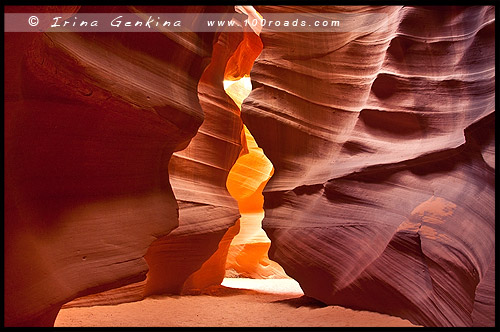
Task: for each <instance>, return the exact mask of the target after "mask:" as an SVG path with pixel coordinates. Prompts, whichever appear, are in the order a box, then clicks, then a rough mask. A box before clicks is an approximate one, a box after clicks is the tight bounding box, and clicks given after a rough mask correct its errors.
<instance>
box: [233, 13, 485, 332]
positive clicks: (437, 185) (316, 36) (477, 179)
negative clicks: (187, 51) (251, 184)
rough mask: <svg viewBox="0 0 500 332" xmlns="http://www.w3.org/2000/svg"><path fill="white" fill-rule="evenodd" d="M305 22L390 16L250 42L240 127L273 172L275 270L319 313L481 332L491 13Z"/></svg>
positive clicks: (269, 200) (269, 196)
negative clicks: (254, 54) (341, 311)
mask: <svg viewBox="0 0 500 332" xmlns="http://www.w3.org/2000/svg"><path fill="white" fill-rule="evenodd" d="M257 10H258V11H259V12H260V13H261V14H262V15H263V17H264V18H265V15H266V13H268V12H276V11H279V12H282V11H289V12H294V11H295V10H299V9H297V8H294V7H280V8H275V7H270V6H269V7H266V6H259V7H257ZM300 11H321V12H325V11H332V12H351V13H356V12H378V13H386V14H387V20H386V21H383V20H382V21H380V22H378V23H377V24H375V25H373V26H372V31H371V33H367V32H359V33H358V32H338V33H279V34H278V33H266V32H265V31H263V32H262V33H261V39H262V41H263V44H264V48H263V51H262V53H261V55H260V56H259V58H258V59H257V60H256V63H255V65H254V67H253V69H252V71H251V74H250V75H251V77H252V84H253V90H252V93H251V94H250V96H249V97H248V98H247V99H246V100H245V102H244V103H243V105H242V118H243V121H244V123H245V125H246V126H248V128H249V130H250V131H251V132H252V134H253V136H254V137H255V139H256V141H257V143H258V144H259V146H260V147H261V148H262V149H263V150H264V153H265V154H266V156H267V157H268V158H269V159H270V160H271V162H272V164H273V165H274V167H275V173H274V175H273V177H272V178H271V179H270V180H269V182H268V184H267V186H266V187H265V189H264V200H265V203H264V208H265V219H264V221H263V228H264V230H265V231H266V233H267V234H268V236H269V237H270V239H271V243H272V244H271V249H270V252H269V256H270V258H271V259H273V260H275V261H277V262H278V263H279V264H280V265H281V266H283V268H284V269H285V271H286V273H287V274H288V275H290V276H291V277H293V278H294V279H296V280H297V281H298V282H299V283H300V284H301V287H302V289H303V290H304V292H305V294H306V295H309V296H312V297H315V298H317V299H319V300H321V301H323V302H325V303H328V304H337V305H346V306H350V307H353V308H361V309H369V310H374V311H379V312H382V313H388V314H391V315H398V316H401V317H403V318H406V319H409V320H411V321H412V322H413V323H416V324H421V325H426V326H471V325H489V326H492V325H493V324H494V310H492V306H494V304H493V299H494V293H493V290H494V284H493V280H494V272H493V270H494V229H495V222H494V126H493V123H494V121H493V119H494V115H493V112H494V96H495V95H494V87H495V81H494V77H495V76H494V54H495V53H494V26H495V23H494V8H492V7H436V8H429V7H425V8H424V7H420V8H419V7H417V8H415V7H385V8H382V7H378V8H376V7H322V8H320V9H318V8H317V7H309V8H307V7H300ZM360 24H362V22H360ZM493 308H494V307H493Z"/></svg>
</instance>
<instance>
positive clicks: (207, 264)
mask: <svg viewBox="0 0 500 332" xmlns="http://www.w3.org/2000/svg"><path fill="white" fill-rule="evenodd" d="M259 45H260V39H259V38H258V37H257V36H256V35H255V33H254V32H253V31H251V30H250V31H247V32H241V33H236V32H232V33H221V34H219V35H218V40H217V43H216V44H214V51H213V54H212V62H211V63H210V65H209V66H208V67H207V69H206V70H205V72H204V74H203V76H202V77H201V80H200V83H199V86H198V94H199V97H200V104H201V106H202V108H203V110H204V112H205V121H204V122H203V125H202V126H201V127H200V129H199V130H198V134H197V135H196V136H195V137H194V138H193V140H192V141H191V143H190V145H189V146H188V147H187V148H186V149H185V150H183V151H181V152H178V153H175V154H174V155H173V157H172V160H171V162H170V167H169V174H170V179H171V182H172V187H173V188H174V193H175V196H176V198H177V199H178V200H180V201H182V202H183V204H182V205H180V209H179V214H180V219H179V228H177V229H176V230H174V231H173V232H172V233H171V234H169V235H168V236H166V237H164V238H162V239H159V240H158V241H156V242H155V243H153V244H152V245H151V247H150V248H149V250H148V253H147V254H146V257H145V258H146V260H147V261H148V264H149V266H150V272H149V273H148V280H147V284H146V291H145V294H146V295H149V294H155V293H174V294H180V293H186V292H192V291H196V290H199V289H202V288H205V287H208V286H210V285H218V284H220V283H221V282H222V280H223V278H224V273H225V262H226V257H227V252H228V247H229V244H230V242H231V240H232V237H234V236H235V235H236V234H237V233H238V230H239V224H238V225H235V222H236V221H237V220H238V218H239V217H240V213H239V210H238V204H237V202H236V200H235V199H234V198H233V197H232V196H231V195H230V194H229V192H228V190H227V187H226V181H227V178H228V174H229V172H230V170H231V168H232V167H233V165H234V163H235V162H236V160H237V159H238V157H239V156H240V154H241V152H242V151H244V150H246V147H245V143H244V141H242V139H244V134H243V123H242V121H241V117H240V109H239V107H238V106H237V105H236V104H235V102H234V101H233V99H232V98H231V97H230V96H229V95H227V94H226V92H225V91H224V86H223V81H224V80H225V79H226V78H232V79H236V78H241V77H243V76H244V75H245V74H248V72H249V71H250V69H251V66H252V64H253V61H254V60H255V58H256V57H257V55H258V54H259V51H260V48H259ZM230 227H232V229H229V228H230ZM234 227H236V229H234ZM179 252H182V253H183V255H179ZM207 260H208V261H207ZM202 264H203V266H202ZM195 272H196V275H193V276H191V274H193V273H195ZM188 278H189V279H188Z"/></svg>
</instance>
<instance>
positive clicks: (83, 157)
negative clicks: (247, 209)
mask: <svg viewBox="0 0 500 332" xmlns="http://www.w3.org/2000/svg"><path fill="white" fill-rule="evenodd" d="M12 10H14V9H12ZM17 10H19V11H23V12H33V11H34V12H37V11H43V10H49V11H52V12H59V11H62V12H63V11H68V12H69V13H68V17H69V16H71V15H73V14H74V13H75V12H78V11H80V12H93V11H95V10H99V11H103V12H107V13H113V12H120V11H121V12H123V11H131V12H134V13H137V14H138V15H141V13H147V12H152V11H154V10H160V11H167V12H168V11H170V12H179V11H181V12H182V11H186V10H187V11H189V12H191V13H202V12H206V11H208V12H214V11H215V12H217V11H219V12H234V8H233V7H231V6H223V7H154V8H153V7H109V8H107V7H99V8H95V7H82V8H80V9H79V8H78V7H76V8H73V7H72V8H52V9H50V8H45V9H43V8H42V9H41V8H32V7H30V8H17ZM251 34H253V35H255V33H254V32H253V31H248V32H243V31H242V32H241V33H231V34H228V33H217V34H215V33H183V34H168V33H166V34H163V33H159V32H158V33H155V32H152V33H148V34H134V33H124V34H105V33H95V34H92V33H85V34H77V33H59V34H57V33H53V34H50V33H40V34H23V33H21V34H15V37H14V34H8V35H6V43H7V44H8V45H10V46H11V48H9V49H10V53H9V54H8V55H7V56H6V63H8V64H9V66H7V68H8V70H7V71H6V77H9V78H10V81H9V83H10V84H8V85H6V101H5V108H6V111H5V120H6V121H5V122H6V125H5V128H6V130H5V131H6V133H5V141H6V142H5V149H6V161H5V187H6V192H7V193H9V195H6V199H5V220H6V222H5V229H4V230H5V264H6V266H8V268H6V269H5V275H4V276H5V285H4V287H5V311H4V318H5V323H6V325H20V326H50V325H52V324H53V321H54V318H55V316H56V315H57V312H58V310H59V308H60V307H61V305H63V304H64V303H65V302H68V301H70V300H71V299H74V298H75V297H80V296H84V295H87V294H92V293H96V292H100V291H104V290H107V289H115V290H116V289H117V287H119V286H122V285H128V286H127V287H128V288H127V287H126V288H125V290H132V291H133V292H132V293H133V294H130V293H126V292H125V293H123V292H122V293H120V292H118V293H115V295H116V296H117V298H115V299H112V300H116V301H118V302H119V301H123V300H133V299H137V294H139V297H140V296H143V294H144V290H145V291H146V293H147V294H152V293H158V292H181V291H182V290H183V289H184V288H183V287H184V283H185V282H186V280H188V278H189V277H190V275H191V274H192V273H193V272H195V271H196V270H198V269H199V268H200V267H201V266H202V264H203V263H204V262H206V261H207V259H209V258H210V257H211V256H213V254H214V252H216V251H217V248H218V247H219V246H220V245H221V243H220V242H224V241H221V239H222V238H223V236H224V234H229V233H230V231H228V228H229V227H230V226H233V227H237V226H238V225H237V224H235V222H236V221H237V220H238V218H239V211H238V206H237V202H236V201H235V200H234V199H233V198H232V197H231V196H230V195H229V193H228V192H227V188H226V177H227V173H228V172H229V170H230V169H231V167H232V165H233V164H234V161H235V160H236V159H237V158H238V156H239V154H240V150H241V132H242V123H241V119H240V117H239V114H240V111H239V109H238V107H237V106H236V105H235V104H234V102H233V100H232V99H231V98H229V97H228V96H227V95H226V94H225V92H224V89H223V84H222V81H223V80H224V73H225V70H226V63H227V62H228V61H230V60H231V61H233V63H234V64H235V65H236V67H235V68H234V69H233V72H234V75H241V76H244V74H245V73H248V71H249V69H250V67H251V63H253V60H254V58H255V57H254V58H251V56H250V57H249V56H248V54H249V52H246V51H245V52H243V53H244V54H245V57H242V56H241V55H240V56H237V57H233V54H238V50H241V49H242V48H245V47H247V48H248V47H249V44H248V40H247V37H246V36H248V35H251ZM250 38H252V37H250ZM257 39H258V38H257ZM243 41H246V43H245V42H243ZM242 42H243V43H242ZM258 42H259V43H260V39H258ZM250 44H251V42H250ZM165 50H168V52H165ZM258 51H259V52H260V49H259V50H258ZM240 53H241V52H240ZM245 62H250V65H248V64H245ZM238 65H239V67H238ZM242 70H243V71H242ZM245 70H246V71H245ZM240 72H241V74H239V73H240ZM198 129H199V130H198ZM190 142H191V143H192V144H189V143H190ZM187 146H189V148H188V149H186V150H184V151H183V152H182V153H176V154H175V155H174V156H172V155H173V154H174V153H175V152H176V151H180V150H183V149H185V148H186V147H187ZM174 194H175V195H176V196H175V197H174ZM173 229H175V232H172V233H170V232H171V231H172V230H173ZM169 233H170V234H169ZM235 234H236V233H234V234H233V236H234V235H235ZM166 236H168V238H166ZM231 238H232V236H231V237H230V238H229V239H228V240H227V241H226V242H227V246H229V243H230V240H231ZM152 242H154V243H153V245H152V246H150V244H151V243H152ZM193 244H195V245H197V247H193ZM170 249H172V250H170ZM179 253H182V257H181V256H179ZM226 253H227V249H226ZM144 256H145V258H146V260H145V259H144V258H143V257H144ZM222 256H223V255H222ZM146 261H147V263H148V264H149V266H148V264H147V263H146ZM217 263H218V264H219V265H220V267H219V268H218V269H217V272H218V275H220V278H218V277H217V278H215V281H212V282H215V283H217V282H218V283H219V284H220V281H222V278H223V277H224V273H225V269H224V264H225V258H224V257H222V259H221V260H220V262H217ZM166 267H169V268H170V270H169V269H168V268H166ZM148 271H149V273H148V280H147V282H146V283H145V282H144V281H143V282H142V283H139V284H137V283H134V282H137V281H140V280H144V279H145V277H146V273H147V272H148ZM170 271H175V273H174V274H173V275H169V273H170ZM162 276H166V277H168V278H166V279H164V280H162V279H161V278H162ZM206 280H207V278H203V282H206ZM144 284H145V287H144ZM189 285H190V286H191V287H197V285H196V283H194V284H193V281H192V280H190V282H189ZM118 289H120V288H118ZM123 289H124V288H121V290H123ZM101 294H102V293H101ZM100 300H103V298H102V297H101V298H100ZM107 300H109V299H106V301H107ZM91 303H92V302H91Z"/></svg>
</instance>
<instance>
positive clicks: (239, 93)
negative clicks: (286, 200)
mask: <svg viewBox="0 0 500 332" xmlns="http://www.w3.org/2000/svg"><path fill="white" fill-rule="evenodd" d="M226 83H228V84H230V85H229V86H227V87H226V88H225V90H226V93H227V94H228V95H229V96H230V97H231V98H233V100H234V101H235V103H236V104H237V105H238V107H240V108H241V103H242V102H243V100H244V99H245V98H246V97H247V96H248V94H249V93H250V91H251V90H252V87H251V84H250V77H243V78H242V79H240V80H238V81H224V84H226ZM243 130H244V132H243V133H244V139H245V141H246V151H243V152H242V154H241V156H240V157H239V158H238V160H237V161H236V163H235V164H234V165H233V167H232V168H231V171H230V172H229V176H228V178H227V182H226V186H227V188H228V190H229V192H230V193H231V196H233V197H234V198H235V199H236V200H237V201H238V208H239V210H240V213H241V218H240V230H239V232H238V234H237V235H236V236H235V237H234V238H233V240H232V242H231V245H230V247H229V251H228V254H227V260H226V262H225V267H226V273H225V275H226V277H229V278H233V277H244V278H288V276H287V275H286V273H285V271H283V268H282V267H281V266H279V265H278V264H277V263H276V262H274V261H271V260H270V259H269V257H268V254H267V253H268V251H269V247H270V246H271V241H270V240H269V238H268V237H267V235H266V233H265V232H264V230H263V229H262V219H263V218H264V209H263V204H264V196H262V190H263V189H264V187H265V185H266V184H267V181H269V179H270V178H271V176H272V175H273V172H274V168H273V165H272V164H271V162H270V161H269V159H267V157H266V156H265V155H264V153H263V152H262V149H261V148H259V146H258V145H257V143H256V142H255V139H254V138H253V136H252V134H251V133H250V131H249V130H248V129H247V128H246V126H244V128H243ZM242 139H243V138H242Z"/></svg>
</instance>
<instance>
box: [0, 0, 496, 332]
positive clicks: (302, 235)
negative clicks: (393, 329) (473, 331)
mask: <svg viewBox="0 0 500 332" xmlns="http://www.w3.org/2000/svg"><path fill="white" fill-rule="evenodd" d="M4 10H5V14H6V15H7V14H16V13H61V15H62V16H63V17H62V20H65V19H70V18H72V17H73V18H74V17H76V16H77V15H82V14H101V13H106V14H110V15H115V16H116V15H118V14H120V13H130V14H134V15H135V16H136V17H138V18H141V19H145V17H147V16H148V15H149V14H148V13H164V14H173V13H183V14H190V15H191V17H194V19H195V20H196V19H201V18H202V17H203V15H205V14H207V13H209V14H217V15H219V16H220V17H228V18H233V17H234V14H235V13H236V14H238V15H239V16H236V17H238V18H241V17H243V18H248V20H252V21H256V22H259V24H257V25H246V24H243V22H242V21H240V22H239V24H238V26H237V28H236V31H227V30H225V29H223V28H222V29H219V30H217V31H190V32H164V31H160V30H155V31H151V32H147V33H142V32H97V31H96V32H79V31H71V29H70V31H66V32H52V31H50V29H49V27H50V23H51V22H48V21H44V20H41V21H40V22H39V23H38V22H37V23H38V24H39V28H40V30H39V31H38V32H4V49H5V52H4V54H5V55H4V56H5V60H4V61H5V62H4V73H5V81H4V83H5V88H4V108H5V112H4V121H5V125H4V140H5V142H4V148H5V152H4V156H5V159H4V169H5V171H4V183H5V185H4V194H5V195H4V206H5V207H4V325H5V326H54V325H55V326H60V325H58V323H57V320H58V319H60V318H61V316H60V314H61V313H63V312H66V313H70V312H76V311H71V310H86V309H92V308H94V309H96V310H101V311H102V312H111V310H112V308H114V307H115V306H116V307H118V306H122V307H121V308H125V307H123V306H126V305H134V304H136V305H139V304H141V303H144V304H148V305H150V306H154V305H157V306H160V302H161V301H167V300H172V301H173V300H175V301H177V302H175V303H174V302H172V304H170V306H171V307H168V306H167V307H162V310H161V311H160V310H158V311H155V310H156V309H153V308H152V307H150V308H149V309H140V307H136V309H127V310H130V312H132V311H134V314H133V316H137V314H138V313H139V314H140V311H141V310H144V314H146V313H145V312H146V311H147V310H149V312H150V313H152V312H158V315H164V316H169V315H172V316H174V315H175V316H176V317H177V316H178V317H183V316H184V315H185V316H186V317H187V316H189V315H191V316H193V318H192V319H193V321H191V323H196V324H198V325H197V326H203V322H199V321H196V319H197V318H196V317H197V316H198V314H197V313H196V310H201V309H199V308H200V307H202V306H204V310H206V311H208V312H210V313H209V314H208V315H210V314H212V315H216V312H219V311H216V309H217V310H218V306H224V305H228V303H231V301H232V303H233V305H234V308H237V309H235V310H238V311H240V312H241V314H242V315H243V314H245V311H248V315H250V314H253V315H261V314H262V316H263V317H262V321H259V322H258V323H255V324H261V325H264V326H337V325H332V324H339V325H338V326H357V325H362V326H369V325H370V324H372V323H373V324H375V323H374V322H377V324H378V325H377V326H384V324H390V325H391V326H424V327H472V326H474V327H491V326H495V127H494V122H495V119H494V117H495V115H494V114H495V113H494V112H495V7H494V6H468V7H467V6H396V5H390V6H352V5H351V6H333V5H328V6H267V5H259V6H253V7H252V6H5V7H4ZM294 13H300V14H315V15H326V14H339V15H346V16H341V17H355V18H356V19H355V20H354V22H355V23H352V24H358V25H360V26H362V27H363V29H354V28H353V29H351V30H346V31H343V30H342V31H335V32H324V31H321V32H311V31H300V30H293V29H290V31H279V32H276V31H273V30H272V29H267V28H266V25H265V24H264V22H265V21H264V20H265V19H266V17H271V16H272V15H273V14H294ZM370 14H380V15H382V16H380V17H383V18H384V19H380V20H371V19H370V17H372V16H370ZM267 15H269V16H267ZM348 15H351V16H348ZM260 281H265V282H268V283H267V284H266V285H269V286H265V287H263V288H266V287H267V288H273V289H274V290H276V292H277V290H279V289H281V288H283V289H285V288H286V287H288V286H286V285H292V286H293V287H295V288H294V290H293V291H291V290H290V289H288V288H286V289H285V290H284V291H283V292H284V293H283V294H285V295H282V296H281V297H279V296H278V295H276V294H278V293H273V290H271V291H269V294H274V295H272V296H271V295H269V294H268V296H270V297H269V299H271V300H269V301H271V302H269V303H265V304H262V305H261V308H264V309H261V311H258V312H259V314H256V312H257V311H253V310H254V309H253V307H252V308H250V305H249V304H245V303H246V302H245V303H243V302H242V304H241V307H236V301H237V298H238V297H237V296H235V295H234V294H236V293H234V292H236V291H235V290H234V289H239V292H240V293H238V294H241V295H242V296H247V297H249V298H250V297H252V296H253V297H254V298H259V296H260V298H263V296H264V295H262V294H265V293H262V294H261V293H259V292H257V291H255V290H251V288H248V290H246V289H245V287H244V286H241V285H242V284H241V283H245V282H246V283H248V284H252V285H253V284H256V283H257V282H260ZM238 282H240V284H238ZM238 285H240V286H238ZM259 285H260V284H259ZM292 286H290V287H292ZM267 288H266V289H267ZM210 298H217V299H220V300H221V301H222V300H224V302H217V303H214V302H209V301H211V300H207V299H210ZM189 299H192V301H193V302H186V301H188V300H189ZM197 299H198V300H197ZM202 299H203V301H207V302H206V304H205V302H200V303H203V304H202V305H199V306H195V305H194V303H195V302H196V301H202ZM146 301H149V302H146ZM182 301H185V302H182ZM266 301H267V300H266ZM176 303H177V304H176ZM238 303H239V302H238ZM238 305H240V304H238ZM245 305H246V307H245ZM210 306H213V307H210ZM277 306H282V307H283V308H285V307H286V308H287V309H286V310H287V311H286V315H289V316H283V317H278V313H279V312H281V311H275V312H274V313H273V310H276V308H277ZM216 307H217V308H216ZM128 308H132V307H128ZM143 308H145V307H143ZM157 308H159V307H157ZM280 308H281V307H280ZM108 310H109V311H108ZM222 310H223V312H226V314H227V316H231V314H230V313H228V312H227V311H224V310H225V309H224V308H222ZM335 310H336V311H335ZM273 314H274V316H273ZM336 314H338V315H345V316H349V315H354V314H358V316H355V318H351V321H350V322H348V323H346V322H340V321H338V322H337V321H336V320H335V319H337V320H338V319H339V318H338V317H334V316H335V315H336ZM58 315H59V316H58ZM109 315H111V314H109ZM200 315H201V313H200ZM283 315H285V311H283ZM308 315H309V318H307V316H308ZM362 315H364V316H362ZM238 317H239V316H238ZM242 317H243V316H242ZM352 317H354V316H352ZM367 317H368V318H367ZM294 318H295V320H294ZM148 319H149V318H148ZM153 319H154V318H153ZM217 319H219V320H211V321H210V322H207V323H206V324H209V325H210V324H212V326H247V323H248V322H245V321H244V320H243V318H241V319H240V318H233V319H231V318H228V317H225V318H217ZM363 319H367V321H365V322H361V320H363ZM370 319H371V320H370ZM186 321H187V318H186V319H185V322H184V324H188V323H189V322H190V321H187V323H186ZM223 321H225V322H224V323H223ZM273 321H274V322H273ZM311 322H313V323H311ZM82 324H85V323H82ZM110 324H112V323H110ZM123 324H126V323H123ZM130 324H132V326H134V324H135V323H134V322H133V321H131V322H130ZM149 324H150V325H148V326H155V322H154V321H152V322H150V323H149ZM172 324H174V323H172ZM175 324H178V323H175ZM217 324H218V325H217ZM342 324H347V325H342ZM81 326H86V325H81ZM110 326H112V325H110ZM116 326H118V325H116ZM123 326H127V325H123ZM128 326H130V325H128ZM185 326H186V325H185ZM205 326H207V325H205Z"/></svg>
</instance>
